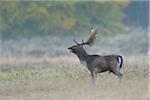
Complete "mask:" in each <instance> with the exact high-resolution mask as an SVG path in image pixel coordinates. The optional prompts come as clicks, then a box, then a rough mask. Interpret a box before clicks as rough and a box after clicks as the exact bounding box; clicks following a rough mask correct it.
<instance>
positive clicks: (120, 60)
mask: <svg viewBox="0 0 150 100" xmlns="http://www.w3.org/2000/svg"><path fill="white" fill-rule="evenodd" d="M117 62H118V64H119V68H120V69H121V68H122V64H123V57H122V56H120V55H118V56H117Z"/></svg>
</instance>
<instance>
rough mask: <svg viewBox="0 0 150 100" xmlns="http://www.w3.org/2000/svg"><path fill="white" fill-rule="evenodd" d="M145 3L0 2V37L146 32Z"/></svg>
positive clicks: (125, 0)
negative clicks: (93, 30)
mask: <svg viewBox="0 0 150 100" xmlns="http://www.w3.org/2000/svg"><path fill="white" fill-rule="evenodd" d="M148 7H149V3H148V1H128V0H123V1H113V2H111V1H86V2H79V1H61V2H58V1H57V2H56V1H38V2H35V1H0V37H1V38H16V37H33V36H46V35H50V34H54V35H68V34H70V35H72V34H84V33H85V32H88V31H89V30H90V29H91V28H92V27H97V28H98V30H99V32H101V33H103V34H115V33H120V32H125V31H128V30H129V29H130V26H132V27H137V26H138V27H143V28H145V29H147V28H148Z"/></svg>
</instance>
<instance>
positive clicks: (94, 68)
mask: <svg viewBox="0 0 150 100" xmlns="http://www.w3.org/2000/svg"><path fill="white" fill-rule="evenodd" d="M96 35H97V30H96V29H92V30H91V35H90V37H89V39H88V40H87V41H86V42H84V41H83V40H82V43H78V42H77V41H75V40H74V42H75V43H76V45H74V46H71V47H69V48H68V49H69V50H70V52H72V53H74V54H76V55H77V56H78V58H79V61H80V63H81V64H84V65H86V67H87V68H88V70H89V71H90V72H91V77H92V83H94V82H95V80H96V76H97V73H102V72H106V71H109V72H110V73H111V72H112V73H113V74H114V75H116V76H118V77H119V79H121V78H122V76H123V75H122V74H121V72H120V69H121V68H122V64H123V58H122V56H120V55H105V56H102V55H90V54H88V53H87V52H86V51H85V50H84V48H83V46H84V45H89V46H91V45H93V44H94V41H95V39H96Z"/></svg>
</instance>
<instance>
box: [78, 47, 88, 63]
mask: <svg viewBox="0 0 150 100" xmlns="http://www.w3.org/2000/svg"><path fill="white" fill-rule="evenodd" d="M77 56H78V58H79V60H80V63H81V64H83V65H86V63H87V57H88V53H87V52H86V51H85V50H84V49H83V50H81V51H80V52H78V54H77Z"/></svg>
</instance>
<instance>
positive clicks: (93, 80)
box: [91, 71, 97, 84]
mask: <svg viewBox="0 0 150 100" xmlns="http://www.w3.org/2000/svg"><path fill="white" fill-rule="evenodd" d="M96 76H97V74H96V72H95V71H92V72H91V77H92V84H95V80H96Z"/></svg>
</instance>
